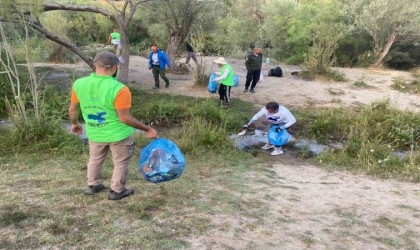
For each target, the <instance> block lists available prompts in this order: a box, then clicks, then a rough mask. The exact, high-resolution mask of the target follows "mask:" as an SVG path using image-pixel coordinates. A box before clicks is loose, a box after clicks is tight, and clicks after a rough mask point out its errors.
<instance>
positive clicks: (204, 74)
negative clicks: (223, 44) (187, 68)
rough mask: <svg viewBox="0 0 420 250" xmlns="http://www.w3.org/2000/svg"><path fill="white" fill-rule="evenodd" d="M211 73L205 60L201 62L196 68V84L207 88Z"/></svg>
mask: <svg viewBox="0 0 420 250" xmlns="http://www.w3.org/2000/svg"><path fill="white" fill-rule="evenodd" d="M210 73H211V72H208V70H207V66H206V62H205V61H204V59H203V58H201V60H200V61H199V64H197V67H196V68H195V75H194V77H195V79H194V84H195V85H197V86H207V84H208V83H209V79H210Z"/></svg>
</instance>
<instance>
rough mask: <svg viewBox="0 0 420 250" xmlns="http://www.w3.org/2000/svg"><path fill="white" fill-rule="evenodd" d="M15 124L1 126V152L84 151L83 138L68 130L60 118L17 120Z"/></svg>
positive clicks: (70, 152)
mask: <svg viewBox="0 0 420 250" xmlns="http://www.w3.org/2000/svg"><path fill="white" fill-rule="evenodd" d="M13 125H14V126H13V127H8V128H0V138H1V140H0V151H1V154H4V155H7V154H10V153H34V152H54V151H60V152H63V153H66V154H72V153H80V152H81V151H83V148H84V146H83V143H82V142H81V140H80V139H79V138H78V137H77V136H74V135H71V134H69V133H68V132H66V131H65V129H64V128H63V124H62V122H61V120H60V119H56V118H52V117H48V118H42V119H41V120H36V119H30V120H28V121H23V120H15V121H14V122H13Z"/></svg>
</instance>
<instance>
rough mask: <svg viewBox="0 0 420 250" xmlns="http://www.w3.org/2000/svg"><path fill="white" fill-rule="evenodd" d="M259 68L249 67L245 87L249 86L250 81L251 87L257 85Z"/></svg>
mask: <svg viewBox="0 0 420 250" xmlns="http://www.w3.org/2000/svg"><path fill="white" fill-rule="evenodd" d="M260 75H261V69H250V70H248V73H247V74H246V82H245V89H248V88H249V84H250V83H251V81H252V84H251V89H254V88H255V86H256V85H257V82H258V81H259V80H260Z"/></svg>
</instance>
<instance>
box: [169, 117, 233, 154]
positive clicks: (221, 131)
mask: <svg viewBox="0 0 420 250" xmlns="http://www.w3.org/2000/svg"><path fill="white" fill-rule="evenodd" d="M171 137H173V138H174V140H175V141H176V142H177V144H178V146H179V148H180V149H181V151H182V152H184V153H185V154H189V155H200V154H203V153H205V152H208V151H212V152H215V153H221V152H226V151H234V150H235V148H234V146H233V143H232V142H231V141H229V140H228V139H227V137H228V132H227V130H226V128H225V127H223V126H221V125H218V124H216V123H212V122H209V121H207V119H205V118H203V117H195V118H192V119H191V120H186V121H185V122H184V123H183V124H182V128H181V129H179V130H175V131H173V132H172V133H171Z"/></svg>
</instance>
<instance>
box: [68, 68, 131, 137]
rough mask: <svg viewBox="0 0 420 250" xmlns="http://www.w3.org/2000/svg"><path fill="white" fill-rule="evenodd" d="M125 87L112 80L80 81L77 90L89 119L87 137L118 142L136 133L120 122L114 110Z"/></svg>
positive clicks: (110, 78) (76, 83)
mask: <svg viewBox="0 0 420 250" xmlns="http://www.w3.org/2000/svg"><path fill="white" fill-rule="evenodd" d="M124 87H125V85H124V84H122V83H120V82H119V81H117V80H116V79H115V78H114V77H112V76H98V75H96V74H95V73H92V74H91V75H90V76H87V77H83V78H80V79H78V80H77V81H76V82H75V83H74V85H73V89H74V92H75V93H76V96H77V98H78V99H79V102H80V109H81V110H82V115H83V118H84V119H85V123H86V125H85V127H86V135H87V137H88V138H89V140H91V141H93V142H117V141H121V140H124V139H125V138H127V137H128V136H130V135H131V134H132V133H133V132H134V128H132V127H130V126H128V125H126V124H125V123H123V122H121V121H120V120H119V119H118V115H117V111H116V110H115V107H114V102H115V98H116V96H117V94H118V92H119V91H120V90H121V89H122V88H124Z"/></svg>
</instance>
